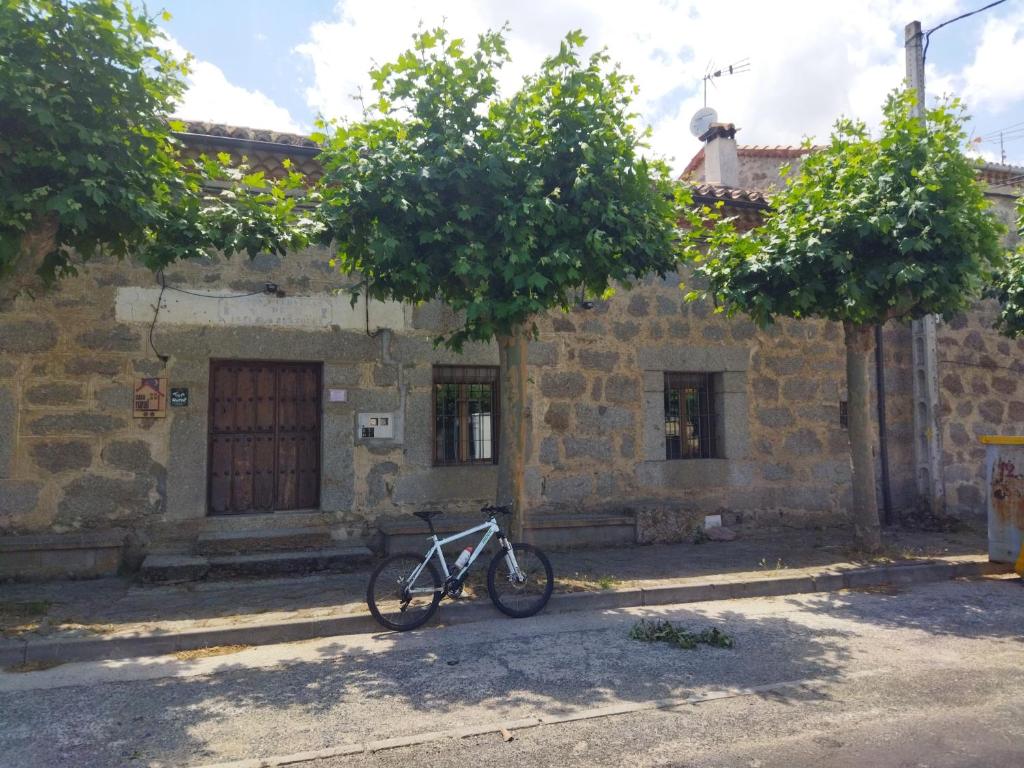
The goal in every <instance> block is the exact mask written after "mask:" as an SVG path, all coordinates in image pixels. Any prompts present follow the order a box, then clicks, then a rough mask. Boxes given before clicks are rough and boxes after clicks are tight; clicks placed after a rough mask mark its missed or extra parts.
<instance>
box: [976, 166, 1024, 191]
mask: <svg viewBox="0 0 1024 768" xmlns="http://www.w3.org/2000/svg"><path fill="white" fill-rule="evenodd" d="M978 178H980V179H981V180H982V181H984V182H986V183H988V184H992V185H993V186H1007V187H1024V166H1020V165H1004V164H1003V163H984V164H983V165H982V166H981V168H979V169H978Z"/></svg>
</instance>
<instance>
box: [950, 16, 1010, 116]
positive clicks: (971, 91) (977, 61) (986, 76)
mask: <svg viewBox="0 0 1024 768" xmlns="http://www.w3.org/2000/svg"><path fill="white" fill-rule="evenodd" d="M1021 62H1024V10H1020V11H1018V12H1017V13H1016V14H1012V15H1010V16H1008V17H1004V18H994V19H989V20H988V21H986V22H985V27H984V29H983V31H982V34H981V41H980V42H979V43H978V47H977V48H976V49H975V51H974V61H973V62H971V64H970V65H969V66H968V67H967V68H966V69H965V70H964V72H963V78H962V80H963V93H964V97H965V98H966V99H967V101H968V103H969V104H970V105H971V106H972V107H979V108H980V107H984V108H986V109H988V110H990V111H991V112H993V113H999V112H1002V111H1004V110H1005V109H1007V108H1008V107H1009V106H1010V105H1012V104H1013V102H1014V101H1020V100H1021V99H1022V98H1024V75H1022V74H1021Z"/></svg>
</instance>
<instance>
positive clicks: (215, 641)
mask: <svg viewBox="0 0 1024 768" xmlns="http://www.w3.org/2000/svg"><path fill="white" fill-rule="evenodd" d="M1012 572H1013V566H1012V564H1010V563H995V562H990V561H984V560H960V561H950V562H924V563H906V564H896V565H885V566H876V567H869V568H855V569H850V570H841V571H838V570H837V571H822V572H821V573H816V574H811V575H806V576H782V577H775V578H761V579H751V580H747V581H723V580H721V579H716V578H715V577H711V578H707V579H692V580H690V581H688V582H687V583H685V584H666V585H662V586H656V587H637V588H630V589H617V590H616V589H613V590H607V591H603V592H570V593H556V594H554V595H552V596H551V601H550V602H549V603H548V605H547V607H546V608H545V612H546V613H572V612H575V611H594V610H614V609H617V608H642V607H645V606H656V605H672V604H676V603H699V602H708V601H714V600H733V599H737V598H744V597H778V596H782V595H796V594H806V593H810V592H834V591H837V590H840V589H863V588H866V587H878V586H909V585H912V584H924V583H926V582H934V581H947V580H951V579H956V578H964V577H978V576H988V575H994V574H1004V573H1012ZM498 615H499V614H498V613H497V612H496V610H495V608H494V607H493V606H492V605H491V604H490V603H485V602H476V603H462V604H459V603H455V604H448V605H445V604H443V605H442V606H441V608H440V610H439V611H438V613H437V615H436V617H435V618H434V619H432V621H431V626H451V625H458V624H471V623H473V622H477V621H486V620H488V619H492V618H495V617H497V616H498ZM383 631H384V630H382V629H381V627H380V625H379V624H377V622H375V621H374V620H373V618H372V617H371V616H368V615H363V614H360V615H353V616H337V617H333V618H326V619H318V618H313V619H292V620H286V621H276V622H272V623H271V622H267V623H263V624H260V623H254V624H246V625H243V626H225V627H211V628H203V629H192V630H185V631H182V632H176V633H174V634H162V633H152V634H146V635H131V636H122V637H98V638H91V637H90V638H82V639H71V640H45V639H40V640H27V641H23V642H22V643H21V647H20V648H17V647H15V648H6V649H3V650H0V667H8V666H15V665H18V664H25V663H28V662H44V663H45V662H60V663H65V662H73V661H97V660H105V659H127V658H132V657H136V656H162V655H165V654H170V653H176V652H178V651H190V650H195V649H197V648H208V647H210V646H218V645H236V644H237V645H272V644H275V643H287V642H293V641H296V640H313V639H316V638H321V637H332V636H335V635H353V634H363V633H373V632H383Z"/></svg>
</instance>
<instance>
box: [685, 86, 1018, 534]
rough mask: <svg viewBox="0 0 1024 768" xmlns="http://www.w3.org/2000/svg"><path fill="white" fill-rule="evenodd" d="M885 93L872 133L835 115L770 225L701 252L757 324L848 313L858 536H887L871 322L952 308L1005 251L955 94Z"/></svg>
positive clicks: (970, 295) (706, 271) (703, 267)
mask: <svg viewBox="0 0 1024 768" xmlns="http://www.w3.org/2000/svg"><path fill="white" fill-rule="evenodd" d="M914 99H915V97H914V95H913V93H911V92H903V93H898V92H897V93H893V94H891V95H890V96H889V97H888V99H887V101H886V103H885V108H884V119H883V121H882V126H881V131H880V134H879V136H878V138H877V139H872V137H871V136H870V135H869V133H868V130H867V128H866V126H865V125H864V123H862V122H859V121H854V120H848V119H841V120H839V121H838V122H837V123H836V125H835V129H834V132H833V134H832V137H831V140H830V141H829V143H828V144H827V145H826V146H824V147H823V148H821V150H819V151H815V152H813V153H811V154H810V155H809V156H808V157H807V159H806V160H805V161H804V163H803V164H802V165H801V167H800V169H799V171H798V172H797V173H796V174H795V175H794V176H793V177H792V178H790V179H788V180H787V182H786V186H785V188H784V189H783V190H782V191H781V192H780V193H779V194H778V195H777V196H776V197H775V198H774V200H773V210H772V211H771V212H770V213H769V214H768V216H767V218H766V221H765V224H764V226H763V227H760V228H758V229H755V230H753V231H750V232H748V233H745V234H738V233H736V232H730V231H728V230H726V229H723V228H721V227H719V228H716V229H715V230H714V231H713V232H712V233H711V238H712V243H711V245H710V249H709V255H708V258H707V259H705V260H703V261H701V262H700V263H699V264H698V266H697V272H698V274H700V275H702V276H703V277H704V278H705V279H706V280H707V281H708V285H709V288H708V290H707V293H708V294H710V296H712V297H713V298H714V299H715V301H717V302H718V304H719V306H720V307H721V308H722V309H724V311H725V312H726V313H727V314H730V315H732V314H734V313H737V312H743V313H745V314H747V315H749V316H750V317H751V319H752V320H754V321H755V322H756V323H758V324H759V325H761V326H765V325H767V324H770V323H771V322H772V321H773V320H774V319H775V318H776V317H777V316H780V315H781V316H787V317H793V318H809V317H818V318H824V319H826V320H832V321H837V322H841V323H842V324H843V328H844V331H845V342H846V377H847V386H848V390H849V424H850V448H851V454H852V461H853V507H854V509H853V520H854V527H855V533H856V537H857V539H858V541H859V542H860V543H861V544H862V545H863V546H865V547H867V548H877V547H878V545H879V543H880V538H879V521H878V507H877V502H876V498H875V471H874V461H873V459H872V454H871V444H872V440H871V429H870V426H871V415H870V407H869V402H870V389H869V384H868V373H869V362H868V353H869V351H870V350H871V347H872V331H873V327H874V326H875V325H877V324H881V323H885V322H887V321H889V320H894V319H904V318H906V319H911V318H920V317H923V316H925V315H929V314H937V315H943V316H945V317H947V318H948V317H949V316H950V315H952V314H953V313H955V312H957V311H959V310H963V309H965V308H967V307H968V306H969V305H970V303H971V302H972V301H973V300H976V299H977V297H978V296H979V295H980V292H981V289H982V287H983V286H984V285H985V283H986V282H987V281H988V280H989V279H990V275H991V272H992V270H993V268H994V267H995V266H996V265H997V263H998V262H999V260H1000V258H1001V253H1000V242H999V238H1000V233H1001V225H1000V224H999V223H998V221H997V219H996V218H995V217H994V216H993V214H992V213H991V211H990V209H989V204H988V202H987V200H986V199H985V196H984V193H983V191H982V188H981V186H980V185H979V183H978V182H977V180H976V168H975V165H974V164H973V163H972V162H971V161H969V160H968V159H967V158H966V157H965V156H964V155H963V153H962V152H961V147H962V146H963V141H964V138H965V137H964V132H963V127H962V126H963V119H964V117H963V112H962V110H961V108H960V106H959V103H958V102H956V101H953V102H951V103H948V104H943V105H940V106H938V107H937V108H935V109H932V110H928V111H927V114H926V120H925V121H921V120H920V119H918V118H915V117H914V116H913V114H912V108H913V105H914V103H915V100H914Z"/></svg>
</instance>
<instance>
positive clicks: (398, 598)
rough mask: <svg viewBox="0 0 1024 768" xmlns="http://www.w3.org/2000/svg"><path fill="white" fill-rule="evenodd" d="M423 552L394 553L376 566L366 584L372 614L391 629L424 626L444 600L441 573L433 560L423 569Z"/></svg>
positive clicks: (398, 629) (408, 628)
mask: <svg viewBox="0 0 1024 768" xmlns="http://www.w3.org/2000/svg"><path fill="white" fill-rule="evenodd" d="M422 563H423V558H422V557H421V556H420V555H413V554H400V555H392V556H391V557H389V558H388V559H387V560H385V561H384V562H383V563H381V564H380V565H378V566H377V568H376V569H375V570H374V572H373V574H372V575H371V576H370V584H369V586H368V587H367V588H366V604H367V605H368V606H369V607H370V613H372V614H373V618H375V619H376V620H377V621H379V622H380V623H381V624H383V625H384V626H385V627H387V628H388V629H393V630H395V631H396V632H405V631H407V630H410V629H416V627H419V626H422V625H423V624H425V623H426V621H427V619H429V618H430V617H431V616H433V615H434V611H436V610H437V604H438V603H440V602H441V595H442V592H441V586H442V581H441V574H440V573H439V572H438V570H437V566H436V565H434V562H433V561H432V560H428V561H427V563H426V565H424V566H423V568H422V569H420V572H419V573H418V574H416V577H415V579H413V574H414V573H415V572H416V569H417V568H419V567H420V565H421V564H422Z"/></svg>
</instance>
